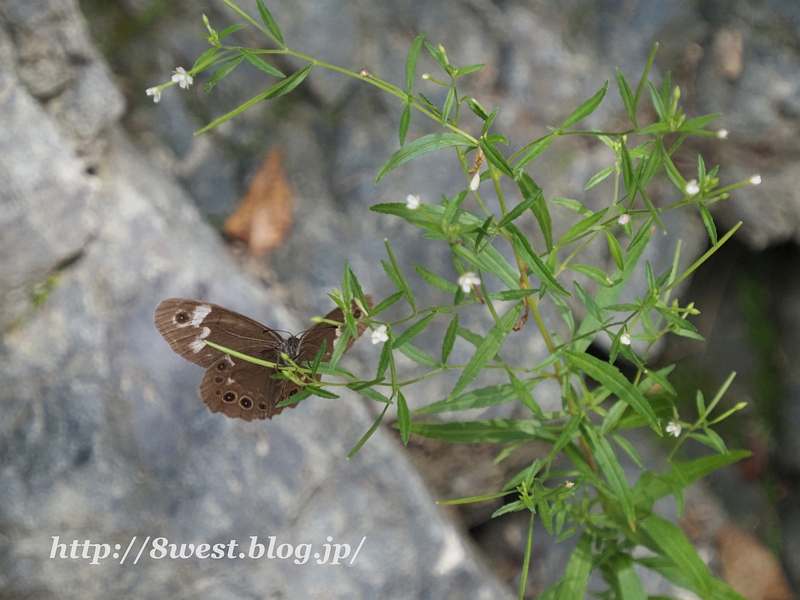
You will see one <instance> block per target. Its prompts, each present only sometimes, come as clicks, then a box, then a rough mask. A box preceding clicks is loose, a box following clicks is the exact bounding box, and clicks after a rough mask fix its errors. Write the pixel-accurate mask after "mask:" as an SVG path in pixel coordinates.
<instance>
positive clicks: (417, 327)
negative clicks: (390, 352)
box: [392, 313, 436, 348]
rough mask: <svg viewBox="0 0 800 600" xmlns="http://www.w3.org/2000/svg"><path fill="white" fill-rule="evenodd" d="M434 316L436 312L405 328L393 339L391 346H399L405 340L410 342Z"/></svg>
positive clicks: (423, 329)
mask: <svg viewBox="0 0 800 600" xmlns="http://www.w3.org/2000/svg"><path fill="white" fill-rule="evenodd" d="M435 316H436V313H431V314H429V315H427V316H425V317H423V318H421V319H420V320H419V321H417V322H416V323H414V324H413V325H411V326H410V327H409V328H408V329H406V330H405V331H404V332H403V333H402V334H401V335H400V336H398V337H397V338H395V339H394V341H393V342H392V348H399V347H400V346H402V345H403V344H405V343H406V342H410V341H411V340H412V339H414V337H415V336H417V335H419V334H420V333H422V332H423V331H425V329H426V328H427V327H428V325H430V323H431V321H433V318H434V317H435Z"/></svg>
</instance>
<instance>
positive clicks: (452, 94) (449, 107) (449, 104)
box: [440, 86, 456, 127]
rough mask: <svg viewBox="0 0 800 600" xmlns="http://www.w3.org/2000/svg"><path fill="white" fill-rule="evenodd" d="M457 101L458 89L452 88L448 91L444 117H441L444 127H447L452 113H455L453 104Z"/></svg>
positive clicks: (443, 110) (443, 111)
mask: <svg viewBox="0 0 800 600" xmlns="http://www.w3.org/2000/svg"><path fill="white" fill-rule="evenodd" d="M455 100H456V88H455V86H452V87H451V88H450V89H449V90H448V91H447V98H445V100H444V106H443V107H442V116H441V119H440V121H441V123H442V127H447V121H448V120H449V119H450V113H451V112H453V102H455Z"/></svg>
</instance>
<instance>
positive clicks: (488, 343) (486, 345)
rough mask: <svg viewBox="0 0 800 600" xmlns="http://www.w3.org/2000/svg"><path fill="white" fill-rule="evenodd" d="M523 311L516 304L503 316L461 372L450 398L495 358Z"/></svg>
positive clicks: (520, 305)
mask: <svg viewBox="0 0 800 600" xmlns="http://www.w3.org/2000/svg"><path fill="white" fill-rule="evenodd" d="M521 311H522V304H515V305H514V306H513V307H512V308H511V309H510V310H509V311H508V312H507V313H506V314H505V315H503V317H502V318H501V319H500V322H499V323H495V325H494V326H493V327H492V329H491V330H490V331H489V333H488V334H487V335H486V337H485V338H484V339H483V341H482V342H481V344H480V346H478V348H477V350H476V351H475V354H474V355H473V356H472V358H471V359H470V360H469V362H468V363H467V366H466V367H464V370H463V371H462V372H461V376H460V377H459V378H458V381H457V382H456V385H455V387H453V391H452V392H450V398H454V397H455V396H457V395H458V394H459V393H461V391H462V390H463V389H464V388H465V387H467V384H469V383H470V382H471V381H472V380H473V379H475V378H476V377H477V376H478V374H479V373H480V372H481V371H482V370H483V368H484V367H485V366H486V365H487V364H488V363H489V361H490V360H492V358H494V355H495V354H496V353H497V351H498V350H499V349H500V346H502V345H503V340H504V339H505V338H506V336H507V335H508V333H509V332H510V331H511V328H512V327H513V326H514V323H516V321H517V317H518V316H519V313H520V312H521Z"/></svg>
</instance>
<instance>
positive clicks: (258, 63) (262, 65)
mask: <svg viewBox="0 0 800 600" xmlns="http://www.w3.org/2000/svg"><path fill="white" fill-rule="evenodd" d="M239 52H241V53H242V56H244V57H245V58H246V59H247V62H249V63H250V64H251V65H253V66H254V67H255V68H257V69H260V70H261V71H264V73H267V74H269V75H274V76H275V77H281V78H284V77H286V75H284V74H283V73H281V72H280V71H278V69H276V68H275V67H273V66H272V65H271V64H269V63H268V62H266V61H265V60H264V59H262V58H261V57H260V56H259V55H258V54H256V53H255V52H253V51H251V50H248V49H247V48H241V49H240V50H239Z"/></svg>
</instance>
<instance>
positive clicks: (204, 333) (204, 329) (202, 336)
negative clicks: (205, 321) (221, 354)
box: [197, 327, 211, 340]
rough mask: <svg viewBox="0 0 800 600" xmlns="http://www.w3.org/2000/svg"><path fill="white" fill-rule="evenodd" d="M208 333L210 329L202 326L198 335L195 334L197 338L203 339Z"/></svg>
mask: <svg viewBox="0 0 800 600" xmlns="http://www.w3.org/2000/svg"><path fill="white" fill-rule="evenodd" d="M210 333H211V330H210V329H209V328H208V327H203V331H201V332H200V335H198V336H197V339H198V340H204V339H206V338H207V337H208V336H209V334H210Z"/></svg>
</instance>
